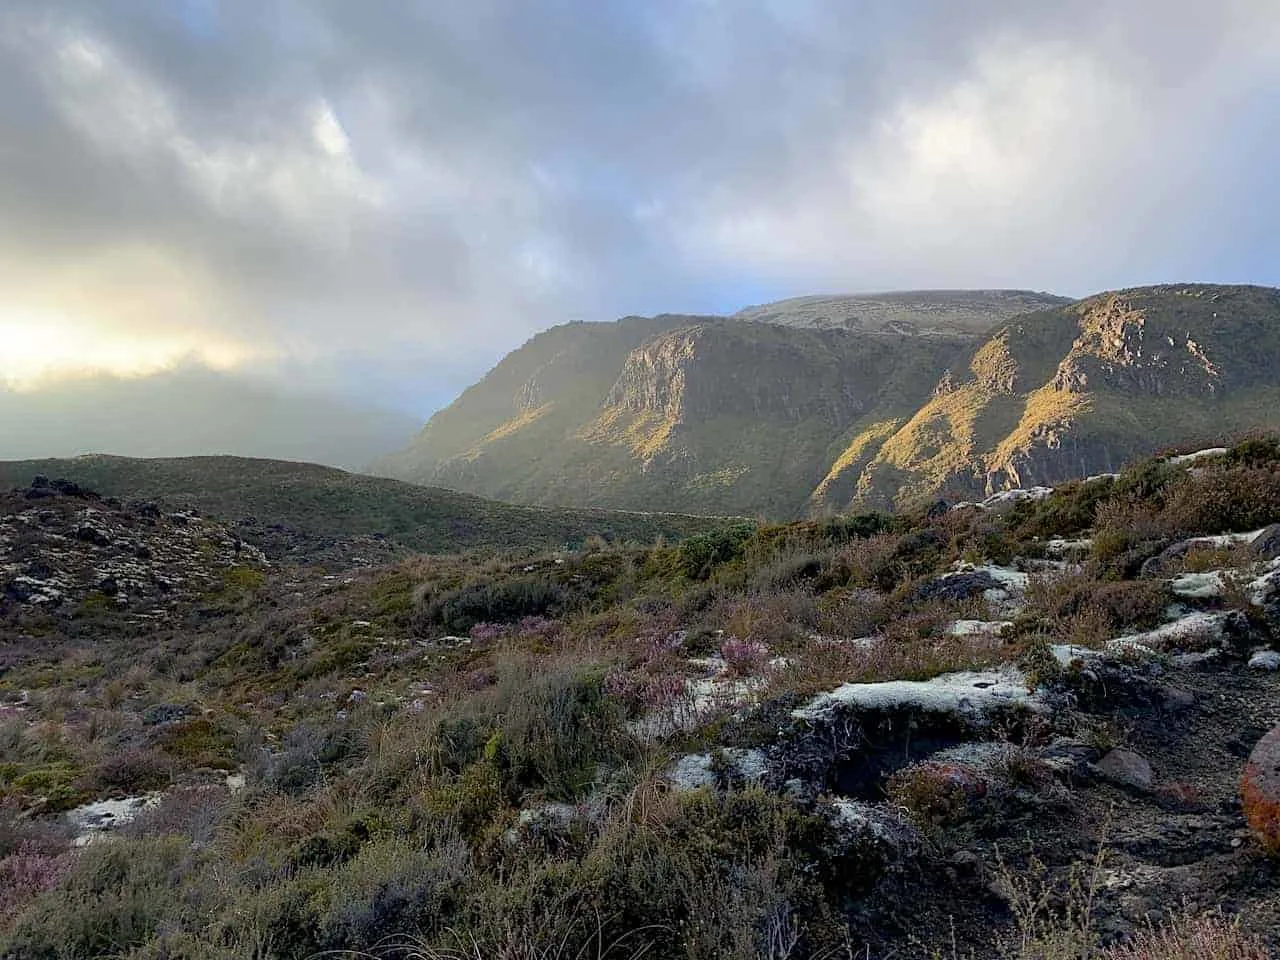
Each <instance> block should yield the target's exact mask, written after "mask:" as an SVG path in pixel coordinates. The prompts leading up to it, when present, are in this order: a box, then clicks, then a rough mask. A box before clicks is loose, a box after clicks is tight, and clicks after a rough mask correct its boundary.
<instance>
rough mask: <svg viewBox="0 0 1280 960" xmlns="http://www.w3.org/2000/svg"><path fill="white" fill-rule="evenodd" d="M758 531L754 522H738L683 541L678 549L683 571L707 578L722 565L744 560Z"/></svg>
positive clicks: (680, 566)
mask: <svg viewBox="0 0 1280 960" xmlns="http://www.w3.org/2000/svg"><path fill="white" fill-rule="evenodd" d="M755 532H756V528H755V525H754V524H750V523H737V524H732V525H729V526H724V527H717V528H716V529H715V530H710V531H708V532H707V533H700V534H697V535H695V536H692V537H689V538H688V539H686V540H682V541H681V542H680V546H679V548H678V551H677V563H678V565H679V568H680V571H681V572H682V573H683V574H684V575H685V576H686V577H688V578H689V579H691V580H705V579H707V577H709V576H711V572H712V570H714V569H715V568H716V567H717V566H719V565H720V564H724V563H730V562H732V561H734V560H737V559H740V558H741V557H742V554H743V551H744V549H745V548H746V545H747V542H748V541H750V539H751V537H752V536H753V535H754V534H755Z"/></svg>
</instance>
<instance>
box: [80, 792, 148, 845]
mask: <svg viewBox="0 0 1280 960" xmlns="http://www.w3.org/2000/svg"><path fill="white" fill-rule="evenodd" d="M161 796H162V795H161V794H159V793H148V794H143V795H142V796H139V797H125V798H124V799H122V800H99V801H97V802H95V803H86V804H84V805H83V806H79V807H76V808H75V809H74V810H68V811H67V813H66V817H67V822H68V823H70V824H71V826H72V828H73V829H74V830H75V832H76V836H75V839H74V841H73V843H74V844H75V846H77V847H83V846H86V845H87V844H89V843H92V842H93V841H94V840H96V839H98V838H99V837H101V836H103V835H104V834H106V833H108V832H109V831H112V830H118V829H120V828H121V827H123V826H124V825H125V824H127V823H131V822H132V821H134V820H136V819H137V818H138V817H139V815H141V814H142V813H143V812H144V811H146V810H150V809H151V808H152V807H155V806H156V805H158V804H159V803H160V798H161Z"/></svg>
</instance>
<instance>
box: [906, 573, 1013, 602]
mask: <svg viewBox="0 0 1280 960" xmlns="http://www.w3.org/2000/svg"><path fill="white" fill-rule="evenodd" d="M999 589H1001V583H1000V581H999V580H997V579H996V578H995V577H993V576H992V575H991V574H990V573H988V572H987V571H985V570H969V571H965V572H963V573H949V574H947V575H946V576H944V577H938V578H937V579H935V580H930V581H929V582H928V583H925V584H922V585H921V586H920V587H918V588H917V589H916V592H915V599H916V600H918V601H920V600H968V599H969V598H970V597H977V596H981V595H982V594H984V593H986V592H987V591H988V590H999Z"/></svg>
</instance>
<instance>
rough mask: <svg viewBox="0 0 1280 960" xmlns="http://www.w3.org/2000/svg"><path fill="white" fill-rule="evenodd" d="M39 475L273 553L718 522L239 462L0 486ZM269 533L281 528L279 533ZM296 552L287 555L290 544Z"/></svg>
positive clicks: (75, 474)
mask: <svg viewBox="0 0 1280 960" xmlns="http://www.w3.org/2000/svg"><path fill="white" fill-rule="evenodd" d="M37 474H42V475H45V476H48V477H51V478H65V479H68V480H71V481H73V482H75V483H78V484H80V485H82V486H84V487H87V488H89V489H92V490H94V491H96V492H97V493H100V494H102V495H103V496H117V497H120V498H125V499H130V500H134V499H143V500H157V501H163V502H164V503H165V504H167V505H170V506H173V507H175V508H194V509H196V510H199V511H200V512H201V513H203V514H206V515H209V516H213V517H217V518H220V519H222V520H225V521H227V522H228V523H230V524H231V525H232V526H234V527H235V528H236V529H237V530H238V531H239V532H241V534H242V535H243V536H245V538H246V539H249V540H253V541H255V542H261V541H266V546H267V547H268V549H269V552H270V547H271V546H273V545H274V546H275V547H276V551H275V552H277V553H283V552H292V553H301V554H304V555H305V554H314V553H316V552H317V551H323V550H324V548H325V547H327V546H331V545H332V541H336V540H349V539H351V538H356V537H364V538H378V539H377V540H375V541H374V542H375V543H377V542H380V541H381V542H385V544H386V545H387V546H389V547H391V548H400V549H403V550H413V551H418V552H426V553H443V552H455V551H461V550H471V549H491V548H492V549H503V550H525V549H558V548H560V547H562V546H564V545H566V544H576V543H581V542H582V541H583V540H584V539H586V538H587V537H590V536H600V537H604V538H605V539H607V540H611V541H635V542H640V543H651V542H653V541H654V540H656V539H657V538H659V537H664V538H668V539H674V538H680V537H684V536H686V535H688V534H690V533H694V532H698V531H701V530H706V529H708V528H710V527H713V526H716V525H717V524H719V523H720V522H722V521H720V520H718V519H716V518H706V517H689V516H680V515H676V514H663V513H650V514H642V513H622V512H616V511H606V510H567V509H551V508H540V507H527V506H513V505H511V504H506V503H497V502H495V501H492V500H484V499H481V498H479V497H475V496H471V495H468V494H463V493H455V492H453V491H451V490H442V489H437V488H431V487H421V486H416V485H413V484H408V483H402V482H400V481H397V480H387V479H382V478H378V477H370V476H364V475H362V474H355V473H346V472H344V471H342V470H336V469H333V468H330V467H320V466H316V465H314V464H307V463H292V462H286V461H280V460H252V459H244V458H240V457H184V458H178V459H156V460H145V459H133V458H128V457H111V456H99V455H93V456H84V457H76V458H74V459H68V460H17V461H0V487H16V486H25V485H26V484H28V483H30V482H31V479H32V478H33V477H34V476H36V475H37ZM279 528H285V529H283V530H281V529H279ZM290 544H291V545H292V546H293V548H294V549H292V550H287V549H286V548H287V547H288V546H289V545H290Z"/></svg>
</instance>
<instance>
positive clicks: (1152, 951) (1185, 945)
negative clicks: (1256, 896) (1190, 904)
mask: <svg viewBox="0 0 1280 960" xmlns="http://www.w3.org/2000/svg"><path fill="white" fill-rule="evenodd" d="M1270 956H1272V953H1271V951H1270V950H1269V949H1267V946H1266V944H1264V943H1263V942H1262V941H1261V940H1259V939H1257V938H1256V937H1253V936H1250V935H1248V934H1246V933H1245V932H1244V931H1243V930H1241V929H1240V924H1239V922H1238V921H1229V920H1225V919H1223V918H1222V917H1217V916H1206V917H1195V918H1191V917H1182V918H1179V919H1176V920H1173V921H1172V922H1169V923H1166V924H1164V925H1163V926H1160V927H1156V928H1154V929H1151V930H1147V931H1145V932H1143V933H1139V934H1138V935H1137V936H1135V937H1134V938H1133V939H1132V940H1130V941H1129V942H1128V943H1126V944H1124V945H1122V946H1118V947H1112V948H1111V949H1110V950H1107V951H1106V952H1105V953H1104V954H1103V957H1102V960H1267V958H1268V957H1270Z"/></svg>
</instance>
